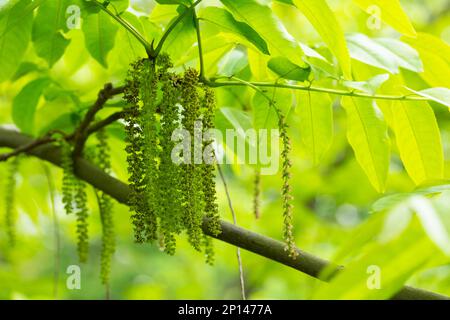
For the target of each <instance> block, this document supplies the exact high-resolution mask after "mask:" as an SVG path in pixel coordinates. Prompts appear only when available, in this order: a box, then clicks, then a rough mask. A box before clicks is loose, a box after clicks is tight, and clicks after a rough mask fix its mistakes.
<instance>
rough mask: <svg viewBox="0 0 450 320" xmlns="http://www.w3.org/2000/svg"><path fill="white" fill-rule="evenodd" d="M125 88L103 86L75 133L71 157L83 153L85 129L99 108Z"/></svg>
mask: <svg viewBox="0 0 450 320" xmlns="http://www.w3.org/2000/svg"><path fill="white" fill-rule="evenodd" d="M124 90H125V87H117V88H114V87H113V86H112V84H111V83H107V84H105V86H104V88H103V89H102V90H100V92H99V93H98V97H97V101H95V103H94V104H93V105H92V106H91V107H90V108H89V110H88V112H87V113H86V115H85V116H84V118H83V120H82V121H81V123H80V125H79V126H78V128H77V129H76V131H75V137H74V139H75V147H74V150H73V157H74V158H77V157H79V156H80V155H81V154H82V153H83V148H84V144H85V143H86V140H87V138H88V132H87V128H88V127H89V125H90V123H91V122H92V121H93V120H94V118H95V115H96V114H97V112H98V111H100V109H101V108H103V106H104V104H105V103H106V101H108V100H109V99H110V98H112V97H113V96H115V95H117V94H121V93H123V92H124Z"/></svg>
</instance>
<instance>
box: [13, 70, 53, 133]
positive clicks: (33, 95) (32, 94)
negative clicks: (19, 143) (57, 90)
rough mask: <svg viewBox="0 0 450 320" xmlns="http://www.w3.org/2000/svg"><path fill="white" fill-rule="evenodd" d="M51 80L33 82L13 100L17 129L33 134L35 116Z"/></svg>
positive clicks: (44, 79)
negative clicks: (43, 93)
mask: <svg viewBox="0 0 450 320" xmlns="http://www.w3.org/2000/svg"><path fill="white" fill-rule="evenodd" d="M49 83H50V79H48V78H40V79H36V80H33V81H31V82H30V83H28V84H27V85H25V87H23V88H22V90H21V91H20V92H19V94H18V95H17V96H16V97H15V98H14V100H13V106H12V118H13V120H14V123H15V124H16V125H17V127H18V128H19V129H20V130H21V131H22V132H24V133H29V134H31V133H33V129H34V115H35V112H36V108H37V105H38V102H39V99H40V97H41V95H42V92H43V90H44V89H45V88H46V87H47V86H48V85H49Z"/></svg>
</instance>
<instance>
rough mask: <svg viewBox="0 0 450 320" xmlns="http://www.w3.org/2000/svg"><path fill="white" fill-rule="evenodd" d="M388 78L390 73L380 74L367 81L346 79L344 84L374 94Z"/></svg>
mask: <svg viewBox="0 0 450 320" xmlns="http://www.w3.org/2000/svg"><path fill="white" fill-rule="evenodd" d="M388 79H389V75H388V74H379V75H376V76H375V77H373V78H370V79H369V80H367V81H344V82H343V84H344V85H345V86H346V87H349V88H352V89H356V90H359V91H362V92H365V93H368V94H372V95H373V94H375V93H376V91H377V90H378V89H379V88H380V87H381V85H382V84H383V83H384V82H386V81H387V80H388Z"/></svg>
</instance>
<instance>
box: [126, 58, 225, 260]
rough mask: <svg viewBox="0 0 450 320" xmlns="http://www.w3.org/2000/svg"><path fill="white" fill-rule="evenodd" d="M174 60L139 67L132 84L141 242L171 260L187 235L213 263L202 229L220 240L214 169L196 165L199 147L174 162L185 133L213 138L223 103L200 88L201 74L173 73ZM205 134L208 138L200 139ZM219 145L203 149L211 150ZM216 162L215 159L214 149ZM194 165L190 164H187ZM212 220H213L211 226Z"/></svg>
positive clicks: (133, 182)
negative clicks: (180, 133) (179, 133)
mask: <svg viewBox="0 0 450 320" xmlns="http://www.w3.org/2000/svg"><path fill="white" fill-rule="evenodd" d="M171 68H172V64H171V62H170V59H169V58H168V56H167V55H160V56H159V57H158V59H157V60H156V61H153V60H148V59H144V60H139V61H137V62H135V63H133V64H132V66H131V69H130V71H129V76H128V79H127V86H126V87H127V90H126V92H125V99H126V101H127V110H126V111H127V112H126V119H125V120H126V133H127V138H126V142H127V146H126V152H127V161H128V172H129V185H130V189H131V194H130V197H129V205H130V208H131V210H132V212H133V214H132V222H133V226H134V232H135V240H136V242H139V243H142V242H153V241H159V243H160V245H161V246H162V248H163V249H164V251H165V252H167V253H168V254H174V253H175V246H176V239H175V236H176V235H177V234H180V233H182V232H186V234H187V236H188V240H189V242H190V244H191V245H192V246H193V247H194V248H195V249H196V250H198V251H201V250H202V248H204V252H205V254H206V256H207V261H208V262H212V259H213V257H212V254H213V251H212V247H211V243H210V240H209V238H208V237H206V236H205V234H204V232H203V229H202V226H203V225H204V223H205V225H206V227H207V228H209V232H210V233H212V234H219V233H220V231H221V230H220V221H219V213H218V207H217V201H216V200H217V199H216V190H215V172H214V170H215V167H214V165H213V163H214V161H211V162H213V163H211V162H208V163H205V162H204V161H201V163H200V164H196V163H194V162H196V161H193V159H192V157H193V156H194V153H195V152H194V143H191V144H190V145H191V146H190V148H191V152H190V154H189V152H187V154H185V155H180V157H181V158H183V159H184V160H185V161H181V163H176V162H174V161H173V159H172V158H173V157H172V154H173V150H174V147H175V146H176V144H177V143H178V142H177V141H173V139H172V136H173V133H174V132H175V131H176V130H177V129H184V130H186V131H187V132H189V134H190V137H191V141H193V140H194V138H195V136H194V135H195V134H198V133H197V132H198V130H194V127H195V126H196V124H198V121H201V123H202V128H203V129H202V130H203V131H204V132H205V133H206V131H207V130H208V129H211V128H212V127H213V117H214V108H215V98H214V94H213V92H212V90H210V89H209V88H207V87H205V86H203V85H201V84H200V83H199V76H198V73H197V71H195V70H194V69H188V70H186V71H185V72H184V74H181V75H180V74H177V73H174V72H172V71H171ZM200 132H201V131H200ZM212 142H213V141H212V140H210V141H203V142H202V143H203V147H206V146H208V145H209V144H211V143H212ZM208 150H211V154H210V155H208V156H209V157H214V152H213V150H212V148H210V149H208ZM186 157H190V159H189V160H188V161H186ZM205 217H206V219H204V218H205Z"/></svg>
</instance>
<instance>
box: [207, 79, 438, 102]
mask: <svg viewBox="0 0 450 320" xmlns="http://www.w3.org/2000/svg"><path fill="white" fill-rule="evenodd" d="M221 78H223V77H219V78H212V79H210V80H207V79H202V82H203V83H205V84H206V85H208V86H210V87H226V86H249V85H251V86H253V87H256V88H282V89H292V90H303V91H313V92H322V93H328V94H333V95H339V96H350V97H355V98H367V99H375V100H397V101H429V100H430V99H428V98H426V97H421V96H417V95H377V94H374V95H372V94H368V93H363V92H355V91H346V90H338V89H331V88H323V87H313V86H300V85H294V84H287V83H271V82H250V81H244V80H241V79H238V78H236V77H232V78H233V79H234V80H235V81H223V82H219V81H217V80H218V79H221ZM227 78H229V77H227Z"/></svg>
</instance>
